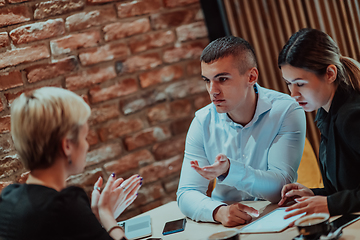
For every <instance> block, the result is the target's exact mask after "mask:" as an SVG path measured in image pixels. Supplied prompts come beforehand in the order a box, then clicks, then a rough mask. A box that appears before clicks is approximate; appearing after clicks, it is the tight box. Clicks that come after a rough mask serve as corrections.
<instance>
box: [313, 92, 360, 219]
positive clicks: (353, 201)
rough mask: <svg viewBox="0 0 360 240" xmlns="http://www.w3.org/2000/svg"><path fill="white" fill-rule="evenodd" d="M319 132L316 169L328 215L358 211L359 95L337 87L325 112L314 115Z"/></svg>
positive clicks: (319, 193) (319, 191)
mask: <svg viewBox="0 0 360 240" xmlns="http://www.w3.org/2000/svg"><path fill="white" fill-rule="evenodd" d="M315 120H316V121H317V126H318V128H319V129H320V132H321V142H320V149H319V150H320V151H319V159H320V170H321V174H322V177H323V181H324V188H318V189H312V190H313V192H314V193H315V195H323V196H328V197H327V203H328V208H329V212H330V215H332V216H333V215H340V214H345V213H350V212H357V211H360V95H359V93H357V92H355V91H354V90H349V89H344V88H341V87H338V89H337V91H336V93H335V95H334V98H333V101H332V103H331V107H330V109H329V112H328V113H327V112H326V111H325V110H324V109H323V108H320V109H319V110H318V113H317V115H316V119H315Z"/></svg>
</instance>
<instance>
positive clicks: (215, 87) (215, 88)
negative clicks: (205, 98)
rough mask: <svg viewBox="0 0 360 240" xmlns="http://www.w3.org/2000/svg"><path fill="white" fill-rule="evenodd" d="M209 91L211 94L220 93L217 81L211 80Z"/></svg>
mask: <svg viewBox="0 0 360 240" xmlns="http://www.w3.org/2000/svg"><path fill="white" fill-rule="evenodd" d="M208 91H209V94H210V95H218V94H219V93H220V89H219V86H218V84H217V83H216V82H215V81H210V83H209V86H208Z"/></svg>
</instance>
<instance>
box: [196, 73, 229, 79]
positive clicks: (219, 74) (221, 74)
mask: <svg viewBox="0 0 360 240" xmlns="http://www.w3.org/2000/svg"><path fill="white" fill-rule="evenodd" d="M224 75H230V73H228V72H222V73H218V74H216V75H215V76H214V78H217V77H220V76H224ZM201 77H202V78H206V79H207V77H205V76H204V75H201Z"/></svg>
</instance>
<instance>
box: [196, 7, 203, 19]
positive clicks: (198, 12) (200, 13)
mask: <svg viewBox="0 0 360 240" xmlns="http://www.w3.org/2000/svg"><path fill="white" fill-rule="evenodd" d="M204 20H205V18H204V13H203V11H202V9H201V8H200V9H199V10H198V11H197V12H196V15H195V21H204Z"/></svg>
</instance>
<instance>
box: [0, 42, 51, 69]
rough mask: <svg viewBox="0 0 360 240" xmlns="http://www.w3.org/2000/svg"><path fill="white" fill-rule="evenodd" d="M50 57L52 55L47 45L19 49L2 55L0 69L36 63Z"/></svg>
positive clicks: (0, 55)
mask: <svg viewBox="0 0 360 240" xmlns="http://www.w3.org/2000/svg"><path fill="white" fill-rule="evenodd" d="M48 57H50V53H49V49H48V48H47V46H46V45H36V46H28V47H24V48H17V49H14V50H10V51H7V52H4V53H1V54H0V68H4V67H9V66H15V65H18V64H20V63H27V62H35V61H36V60H40V59H44V58H48Z"/></svg>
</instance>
